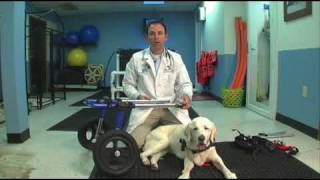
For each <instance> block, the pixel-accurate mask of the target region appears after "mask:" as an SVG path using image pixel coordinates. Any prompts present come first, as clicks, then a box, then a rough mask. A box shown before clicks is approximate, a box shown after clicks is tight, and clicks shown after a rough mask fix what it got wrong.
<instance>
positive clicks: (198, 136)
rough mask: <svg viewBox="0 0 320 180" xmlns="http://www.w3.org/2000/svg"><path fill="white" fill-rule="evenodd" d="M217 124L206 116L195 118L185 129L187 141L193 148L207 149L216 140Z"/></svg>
mask: <svg viewBox="0 0 320 180" xmlns="http://www.w3.org/2000/svg"><path fill="white" fill-rule="evenodd" d="M216 131H217V130H216V126H215V124H214V123H213V122H212V121H210V120H209V119H207V118H205V117H197V118H194V119H193V120H192V121H191V122H190V123H189V124H188V125H187V126H186V129H185V135H186V138H187V143H188V144H189V146H190V147H191V148H193V149H199V150H202V149H206V148H207V147H208V146H209V145H210V141H211V142H212V143H214V142H215V136H216Z"/></svg>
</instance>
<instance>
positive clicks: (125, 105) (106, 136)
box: [78, 98, 181, 176]
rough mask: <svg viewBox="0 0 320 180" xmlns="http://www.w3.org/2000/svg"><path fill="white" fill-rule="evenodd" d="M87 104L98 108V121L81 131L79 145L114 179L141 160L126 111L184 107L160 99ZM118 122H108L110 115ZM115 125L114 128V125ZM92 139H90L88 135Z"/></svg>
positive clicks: (112, 120)
mask: <svg viewBox="0 0 320 180" xmlns="http://www.w3.org/2000/svg"><path fill="white" fill-rule="evenodd" d="M84 104H86V105H87V106H89V107H91V108H95V109H98V110H99V111H100V112H99V117H98V119H97V120H93V121H90V122H89V123H87V124H86V125H85V126H83V127H82V128H80V129H79V130H78V140H79V143H80V144H81V145H82V146H83V147H85V148H87V149H90V150H92V151H93V160H94V163H95V165H96V166H97V168H98V169H100V170H101V171H103V172H105V173H106V174H109V175H111V176H120V175H123V174H125V173H126V172H128V171H129V170H130V169H131V168H132V167H133V166H134V164H135V163H136V161H137V159H138V158H139V153H140V152H139V148H138V145H137V143H136V141H135V140H134V138H133V137H132V136H131V135H130V134H128V133H127V132H126V131H125V129H126V126H127V124H128V122H127V121H126V119H128V117H126V115H128V114H130V113H126V111H128V110H131V108H138V107H181V105H177V104H173V103H169V101H159V100H121V99H117V100H111V99H109V98H102V99H86V100H85V101H84ZM110 112H112V113H114V114H115V119H108V120H107V119H106V114H107V113H110ZM112 124H113V125H112ZM89 132H91V136H90V137H88V136H87V135H88V133H89Z"/></svg>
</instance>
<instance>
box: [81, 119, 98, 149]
mask: <svg viewBox="0 0 320 180" xmlns="http://www.w3.org/2000/svg"><path fill="white" fill-rule="evenodd" d="M97 127H98V120H97V119H96V120H93V121H90V122H88V123H87V124H85V125H84V126H83V127H81V128H80V129H79V130H78V141H79V143H80V144H81V146H82V147H84V148H86V149H89V150H93V149H94V147H95V144H96V143H93V142H92V140H93V138H94V136H95V133H96V130H97ZM88 131H91V136H90V137H87V132H88Z"/></svg>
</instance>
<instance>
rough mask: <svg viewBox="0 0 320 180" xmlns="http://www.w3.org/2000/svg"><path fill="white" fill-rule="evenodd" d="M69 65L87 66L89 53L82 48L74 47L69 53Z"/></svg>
mask: <svg viewBox="0 0 320 180" xmlns="http://www.w3.org/2000/svg"><path fill="white" fill-rule="evenodd" d="M68 64H69V66H85V65H87V54H86V52H85V51H84V50H83V49H81V48H74V49H72V50H71V51H70V52H69V54H68Z"/></svg>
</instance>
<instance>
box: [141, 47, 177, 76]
mask: <svg viewBox="0 0 320 180" xmlns="http://www.w3.org/2000/svg"><path fill="white" fill-rule="evenodd" d="M164 51H165V57H166V60H165V66H166V68H165V71H167V72H171V71H173V66H174V60H173V57H172V55H171V54H170V53H169V51H168V50H167V48H165V49H164ZM146 53H147V50H144V51H143V54H142V60H145V61H146V60H147V59H148V58H145V54H146ZM148 69H150V66H149V64H148V63H147V62H145V68H144V69H143V71H146V70H148Z"/></svg>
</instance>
